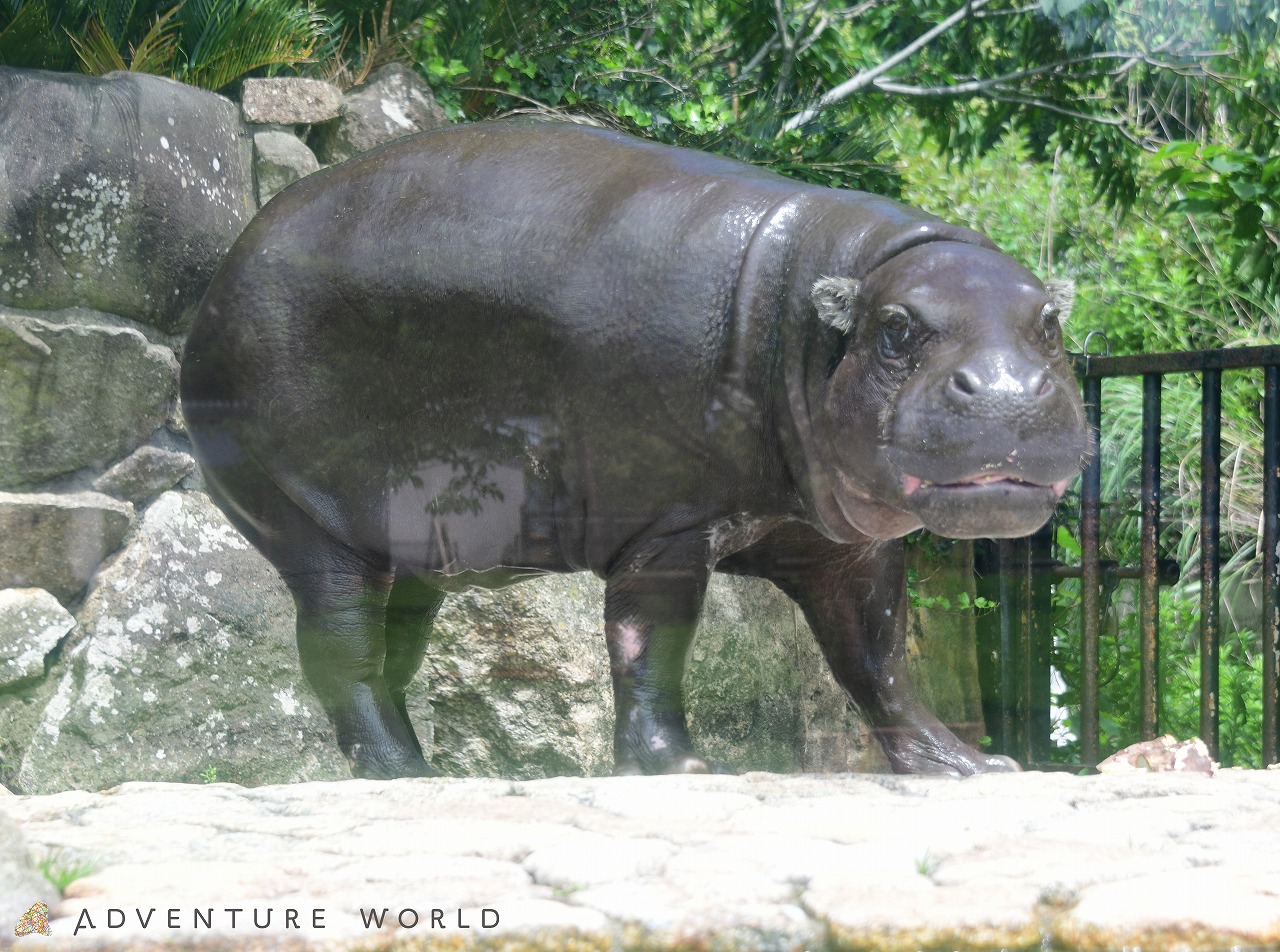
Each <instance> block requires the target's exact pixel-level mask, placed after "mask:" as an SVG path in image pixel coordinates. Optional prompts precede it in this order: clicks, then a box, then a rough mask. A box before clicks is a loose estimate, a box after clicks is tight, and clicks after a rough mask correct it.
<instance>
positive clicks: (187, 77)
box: [0, 0, 425, 89]
mask: <svg viewBox="0 0 1280 952" xmlns="http://www.w3.org/2000/svg"><path fill="white" fill-rule="evenodd" d="M424 5H425V4H424V3H423V2H421V0H398V2H397V0H392V2H390V3H388V2H387V0H326V2H322V3H321V2H316V0H309V2H301V3H299V2H296V0H182V2H179V3H175V2H174V0H0V62H2V63H5V64H8V65H12V66H25V67H36V68H44V69H58V70H75V69H78V70H81V71H83V72H87V73H90V74H102V73H105V72H109V71H111V70H115V69H131V70H135V71H138V72H147V73H158V74H160V75H164V76H170V77H173V78H175V79H178V80H181V81H183V82H186V83H190V84H192V85H194V86H201V87H203V88H206V89H224V88H226V87H227V86H229V85H230V84H231V83H233V82H235V81H236V80H238V79H240V78H241V77H243V76H246V75H251V74H262V73H264V72H266V73H271V72H273V71H275V70H278V69H293V70H305V69H307V68H308V67H310V66H312V65H313V64H315V63H316V61H317V60H318V59H320V58H327V57H332V56H334V55H336V54H337V53H338V52H340V50H341V49H342V43H343V38H344V37H346V36H348V35H350V34H352V33H357V34H361V35H363V33H364V32H365V31H368V32H369V33H370V34H375V33H377V31H378V26H379V23H380V22H381V23H382V24H383V26H384V28H385V29H389V25H390V24H391V23H392V22H396V23H399V22H401V21H402V20H403V19H404V18H408V19H412V18H413V17H416V15H417V14H418V13H420V12H421V10H422V8H423V7H424ZM379 14H381V17H380V16H379ZM384 32H385V30H384Z"/></svg>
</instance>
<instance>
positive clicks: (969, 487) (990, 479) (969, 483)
mask: <svg viewBox="0 0 1280 952" xmlns="http://www.w3.org/2000/svg"><path fill="white" fill-rule="evenodd" d="M1070 482H1071V480H1070V479H1061V480H1058V482H1056V483H1051V484H1048V485H1045V484H1043V483H1033V482H1029V481H1028V480H1025V479H1021V478H1019V477H1017V476H1013V475H1010V474H1009V473H978V474H976V475H973V476H970V477H968V478H966V479H961V480H957V481H956V482H953V483H937V482H932V481H931V480H928V479H922V478H920V477H919V476H912V475H910V474H908V473H903V474H902V493H903V495H905V496H908V497H912V496H916V495H917V494H918V493H922V492H923V493H925V494H926V495H927V494H929V493H934V492H946V493H974V492H981V490H983V489H986V488H988V487H991V486H1000V487H1001V489H1002V490H1014V491H1021V490H1027V491H1032V492H1036V491H1039V492H1043V491H1045V490H1052V491H1053V494H1054V497H1055V498H1058V497H1060V496H1061V495H1062V494H1063V493H1064V492H1066V491H1067V485H1068V484H1069V483H1070Z"/></svg>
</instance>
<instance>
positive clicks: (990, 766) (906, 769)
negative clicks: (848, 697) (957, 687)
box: [880, 731, 1022, 777]
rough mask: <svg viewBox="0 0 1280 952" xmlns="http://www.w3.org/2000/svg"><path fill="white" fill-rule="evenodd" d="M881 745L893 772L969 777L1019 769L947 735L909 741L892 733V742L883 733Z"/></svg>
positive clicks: (1005, 759)
mask: <svg viewBox="0 0 1280 952" xmlns="http://www.w3.org/2000/svg"><path fill="white" fill-rule="evenodd" d="M880 742H881V746H883V748H884V752H885V755H886V756H887V757H888V758H889V763H890V765H892V767H893V772H894V773H900V774H944V775H950V776H953V777H972V776H973V775H975V774H981V773H1013V772H1019V771H1021V770H1022V767H1021V766H1019V764H1018V762H1017V761H1016V760H1013V759H1012V758H1010V757H1005V756H1003V755H1001V754H986V753H983V752H982V751H980V750H976V749H975V748H973V747H970V746H969V745H968V744H966V743H964V742H962V741H961V740H960V739H959V738H957V737H955V736H954V735H951V734H950V732H948V736H946V737H941V736H938V735H937V734H936V733H934V732H926V733H923V734H921V735H918V736H916V737H913V738H909V739H908V738H904V737H903V736H902V733H901V732H896V731H895V732H894V734H893V741H892V742H891V741H890V740H889V739H888V738H886V737H885V736H884V735H883V734H880Z"/></svg>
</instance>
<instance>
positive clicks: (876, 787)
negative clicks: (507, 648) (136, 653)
mask: <svg viewBox="0 0 1280 952" xmlns="http://www.w3.org/2000/svg"><path fill="white" fill-rule="evenodd" d="M0 810H3V811H4V812H5V813H8V814H9V815H11V816H12V817H13V818H14V819H15V820H16V821H17V822H18V825H19V827H20V828H21V829H22V831H23V833H24V834H25V836H26V839H27V841H28V846H29V848H30V851H31V852H32V853H33V854H34V855H35V856H36V857H41V856H46V855H54V856H57V857H59V858H60V859H62V860H64V861H65V862H73V861H77V860H88V861H92V862H94V863H96V864H97V865H96V870H95V871H94V872H93V873H92V874H90V875H89V876H87V877H85V878H82V879H79V880H77V881H76V882H74V883H72V884H71V886H70V887H69V888H68V889H67V891H66V894H65V896H64V898H63V900H62V901H61V903H59V904H57V905H55V906H54V907H53V909H52V910H51V913H50V917H51V929H52V932H53V935H52V936H51V937H47V938H46V937H44V936H38V935H36V936H27V937H24V938H22V939H19V940H18V941H17V943H16V948H18V949H22V950H26V949H46V950H48V949H63V948H75V949H87V948H95V947H99V946H107V947H110V948H131V949H132V948H136V949H151V948H158V947H159V946H160V945H161V944H164V943H174V942H180V943H182V944H183V945H184V947H189V948H193V949H200V950H221V949H232V948H235V949H244V948H281V947H286V945H288V946H294V947H297V948H305V949H370V950H373V949H387V950H390V949H428V948H431V949H434V948H455V947H462V946H468V947H475V948H504V949H513V950H514V949H544V948H545V949H553V948H554V949H573V948H579V949H630V948H645V949H681V948H700V949H717V948H723V949H756V948H758V949H790V948H795V949H812V950H818V949H837V948H858V949H875V950H885V952H892V950H899V949H903V950H914V949H918V948H942V947H945V948H948V949H955V950H978V949H992V948H1002V947H1003V948H1010V949H1039V948H1041V947H1045V948H1053V949H1055V950H1073V949H1089V950H1093V949H1107V948H1121V947H1141V948H1142V949H1144V950H1154V949H1187V950H1198V949H1219V948H1221V949H1226V948H1231V947H1242V946H1245V947H1251V948H1280V887H1278V886H1276V883H1277V882H1280V877H1278V875H1277V874H1280V772H1276V771H1269V772H1245V771H1224V772H1221V773H1219V774H1218V775H1217V776H1216V777H1213V778H1208V777H1203V776H1194V777H1189V776H1185V775H1183V776H1180V775H1176V774H1161V775H1135V776H1122V777H1116V776H1101V777H1088V778H1082V777H1074V776H1069V775H1064V774H1023V775H1014V776H1007V775H1003V776H988V777H978V778H973V779H969V780H963V781H960V780H947V779H932V778H898V777H887V776H870V775H860V776H852V775H840V776H814V775H804V776H778V775H773V774H747V775H745V776H742V777H722V776H703V777H651V778H644V777H634V778H632V777H626V778H599V779H569V778H566V779H552V780H533V781H523V782H509V781H504V780H453V779H432V780H400V781H394V782H391V783H377V782H373V781H356V780H351V781H342V782H337V783H306V784H296V785H292V786H273V787H259V788H252V789H246V788H242V787H237V786H234V785H229V784H212V785H207V786H183V785H177V784H142V783H130V784H125V785H123V786H120V787H117V788H115V789H113V790H110V791H107V792H105V793H100V794H90V793H80V792H69V793H62V794H54V795H51V796H40V797H10V798H5V799H3V800H0ZM151 908H155V910H156V912H155V913H154V914H153V915H152V917H151V918H150V919H149V920H148V922H147V926H146V927H145V928H143V927H142V926H141V925H140V924H139V922H138V921H137V920H138V911H139V910H140V911H141V914H142V915H143V916H146V914H147V910H149V909H151ZM233 908H234V909H237V910H239V911H238V913H237V914H236V917H237V918H236V924H235V927H234V928H233V927H232V925H231V914H230V910H231V909H233ZM113 909H114V910H119V912H118V913H112V912H111V910H113ZM171 909H173V910H176V913H174V914H173V915H174V916H175V919H174V922H175V924H176V926H177V928H172V929H171V928H170V927H169V925H168V917H169V915H170V912H169V910H171ZM368 909H375V910H378V911H381V910H383V909H386V910H388V912H387V913H386V915H385V917H384V920H383V927H382V928H381V929H379V928H377V927H376V926H374V927H371V928H368V929H366V928H365V926H364V923H363V921H362V920H363V914H362V910H368ZM196 910H200V915H201V916H205V920H197V918H196ZM290 910H293V911H294V915H293V916H292V917H291V916H290V913H289V911H290ZM317 910H319V916H320V921H321V922H322V924H323V928H317V927H316V925H317V923H316V922H313V917H314V916H315V915H316V914H317V913H316V911H317ZM401 910H413V912H412V913H409V912H405V913H403V914H402V915H403V919H402V921H403V927H401V926H398V925H396V924H395V920H396V918H397V916H398V915H401ZM433 910H438V911H439V914H438V916H437V917H436V918H437V922H438V924H439V927H437V928H432V927H431V922H432V915H433ZM485 910H489V912H486V911H485ZM255 914H256V915H257V916H258V922H259V923H260V924H261V925H262V926H264V928H257V927H255V925H254V924H253V918H252V917H253V916H254V915H255ZM415 915H416V917H417V920H418V921H417V924H416V925H413V919H414V916H415ZM121 916H123V917H124V919H125V920H126V921H125V924H124V925H123V926H122V927H120V928H108V925H109V924H111V923H114V922H115V921H116V920H118V919H119V918H121ZM268 918H270V925H269V926H268V925H267V922H266V921H265V920H267V919H268ZM494 919H496V920H497V921H496V924H494V923H493V920H494ZM206 920H207V921H210V922H211V924H210V925H206ZM90 921H92V923H93V925H94V928H93V929H90V928H89V927H88V922H90ZM77 925H79V926H80V930H79V934H78V935H74V937H73V933H74V932H75V930H76V926H77ZM0 926H3V927H4V932H5V933H6V934H7V933H8V932H10V931H11V929H12V926H11V925H9V924H0ZM460 926H461V928H460ZM486 926H492V927H491V928H486Z"/></svg>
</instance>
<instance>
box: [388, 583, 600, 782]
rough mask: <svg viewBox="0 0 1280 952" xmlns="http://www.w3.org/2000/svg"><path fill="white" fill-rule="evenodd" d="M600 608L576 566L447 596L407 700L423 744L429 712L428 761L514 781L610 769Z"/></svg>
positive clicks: (596, 586) (595, 586) (596, 593)
mask: <svg viewBox="0 0 1280 952" xmlns="http://www.w3.org/2000/svg"><path fill="white" fill-rule="evenodd" d="M603 611H604V589H603V585H602V583H599V582H598V581H597V580H595V579H593V578H591V577H590V576H586V575H562V576H549V577H546V578H541V579H536V580H534V581H530V582H526V583H523V584H521V585H515V586H512V587H511V588H508V589H504V590H502V591H500V592H485V591H471V592H466V593H463V594H460V595H453V596H450V597H449V598H447V599H446V600H445V603H444V607H443V608H442V609H441V612H440V615H439V617H438V619H437V621H436V626H435V630H434V631H433V632H432V636H431V640H430V642H429V643H428V646H427V655H426V658H425V660H424V662H423V667H422V672H421V673H420V675H419V677H418V679H417V680H416V681H415V682H414V685H413V688H412V689H411V691H412V695H413V696H412V697H411V699H410V702H409V706H410V716H411V717H412V718H413V720H414V724H415V726H417V728H418V736H419V738H420V739H422V741H423V746H424V748H425V747H426V746H427V744H426V737H425V736H424V735H425V734H426V731H424V729H423V727H424V726H425V725H426V724H427V723H428V717H432V718H433V719H434V744H433V748H434V757H433V758H432V763H433V764H434V765H435V766H436V768H437V769H440V770H443V771H445V772H446V773H451V774H459V775H467V776H499V777H519V778H522V779H524V778H533V777H545V776H556V775H560V774H600V773H608V772H609V770H610V769H612V766H613V695H612V693H611V688H610V684H609V661H608V654H607V651H606V649H605V645H604V622H603V617H604V616H603ZM428 700H429V705H428V703H427V702H428ZM428 711H433V714H429V713H428Z"/></svg>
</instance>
